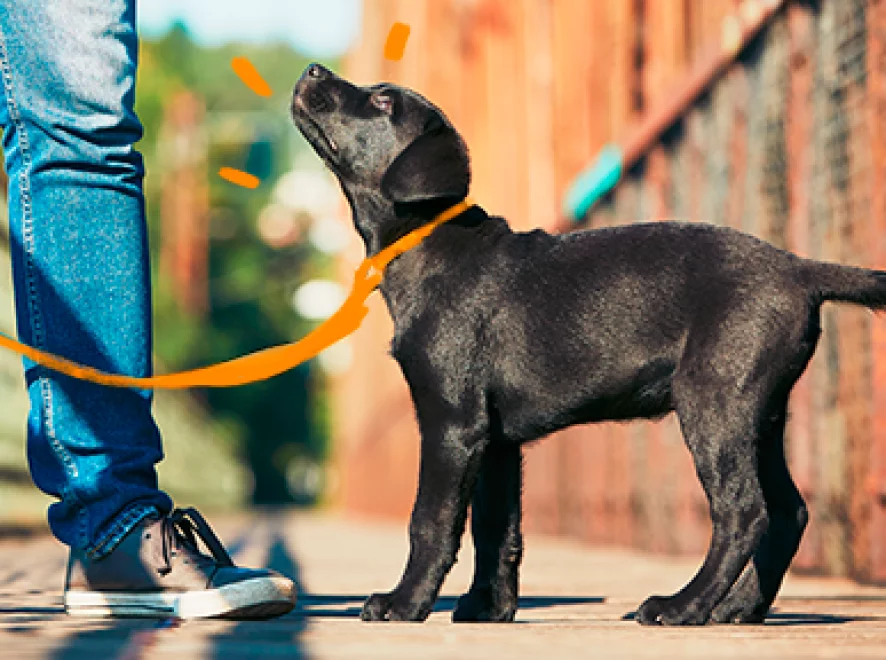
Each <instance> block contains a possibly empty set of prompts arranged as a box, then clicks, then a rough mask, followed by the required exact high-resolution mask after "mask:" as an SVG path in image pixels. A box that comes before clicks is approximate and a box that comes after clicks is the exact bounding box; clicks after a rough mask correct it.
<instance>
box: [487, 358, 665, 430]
mask: <svg viewBox="0 0 886 660" xmlns="http://www.w3.org/2000/svg"><path fill="white" fill-rule="evenodd" d="M607 366H611V367H612V368H609V369H607V368H605V367H603V368H599V369H595V368H594V367H593V366H592V365H591V364H588V363H587V362H578V361H576V362H573V363H572V365H571V368H569V369H559V370H556V371H547V372H545V373H544V374H539V373H538V372H534V370H532V369H531V368H530V369H529V370H528V371H527V377H526V378H525V379H521V381H520V382H511V383H510V384H508V385H505V386H503V387H501V388H497V389H495V390H494V391H493V393H492V402H493V405H494V406H495V409H496V412H497V414H498V418H499V420H500V424H501V430H502V432H503V434H504V435H505V436H506V437H507V438H508V439H509V440H511V441H514V442H528V441H531V440H535V439H537V438H539V437H541V436H543V435H547V434H549V433H552V432H554V431H557V430H560V429H563V428H566V427H568V426H572V425H574V424H587V423H591V422H602V421H626V420H632V419H655V418H658V417H661V416H663V415H666V414H667V413H669V412H670V411H671V410H672V402H671V378H672V376H673V373H674V369H675V362H674V361H673V360H672V359H669V358H665V357H654V358H652V359H650V360H648V361H645V362H644V363H642V364H640V365H629V364H625V363H624V362H622V363H620V364H618V365H615V364H611V365H607Z"/></svg>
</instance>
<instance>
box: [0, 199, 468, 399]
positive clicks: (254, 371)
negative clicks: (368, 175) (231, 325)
mask: <svg viewBox="0 0 886 660" xmlns="http://www.w3.org/2000/svg"><path fill="white" fill-rule="evenodd" d="M471 206H473V202H472V201H470V200H469V199H465V200H464V201H462V202H460V203H458V204H456V205H455V206H453V207H451V208H450V209H448V210H446V211H444V212H443V213H441V214H440V215H438V216H437V217H436V218H434V220H433V221H432V222H431V223H429V224H427V225H425V226H424V227H420V228H419V229H416V230H415V231H413V232H412V233H409V234H407V235H406V236H404V237H403V238H401V239H399V240H398V241H396V242H395V243H393V244H392V245H390V246H389V247H387V248H385V249H384V250H382V251H381V252H379V253H378V254H377V255H375V256H374V257H369V258H366V259H364V260H363V263H361V264H360V267H359V268H358V269H357V272H356V273H355V274H354V286H353V288H352V289H351V293H350V295H348V297H347V299H346V300H345V302H344V304H343V305H342V306H341V307H340V308H339V310H338V311H337V312H336V313H335V314H333V315H332V316H331V317H329V319H327V320H326V321H325V322H324V323H323V324H322V325H321V326H320V327H318V328H317V329H316V330H314V331H313V332H311V333H310V334H308V336H306V337H304V338H303V339H301V340H300V341H297V342H294V343H291V344H283V345H280V346H272V347H270V348H266V349H264V350H261V351H258V352H256V353H250V354H249V355H244V356H243V357H239V358H235V359H232V360H228V361H226V362H221V363H219V364H214V365H210V366H208V367H201V368H199V369H192V370H190V371H183V372H180V373H177V374H164V375H161V376H152V377H147V378H137V377H134V376H123V375H118V374H109V373H107V372H104V371H99V370H98V369H93V368H92V367H86V366H83V365H80V364H77V363H76V362H71V361H70V360H66V359H64V358H60V357H58V356H56V355H53V354H51V353H47V352H45V351H41V350H39V349H36V348H32V347H31V346H26V345H25V344H22V343H20V342H18V341H16V340H14V339H11V338H9V337H6V336H5V335H2V334H0V346H4V347H5V348H8V349H9V350H11V351H14V352H16V353H18V354H19V355H23V356H25V357H28V358H30V359H31V360H33V361H34V362H36V363H37V364H40V365H43V366H44V367H48V368H49V369H52V370H54V371H58V372H59V373H63V374H66V375H68V376H72V377H74V378H79V379H80V380H88V381H90V382H93V383H98V384H100V385H108V386H110V387H134V388H138V389H155V390H159V389H165V390H178V389H185V388H189V387H234V386H237V385H246V384H248V383H255V382H258V381H260V380H267V379H268V378H272V377H273V376H277V375H278V374H281V373H283V372H284V371H288V370H289V369H292V368H293V367H295V366H298V365H299V364H301V363H302V362H305V361H307V360H310V359H311V358H313V357H315V356H316V355H317V354H318V353H320V351H322V350H324V349H326V348H328V347H329V346H332V344H334V343H336V342H337V341H339V340H340V339H344V338H345V337H347V336H348V335H349V334H351V333H352V332H354V331H355V330H357V328H359V327H360V324H361V323H362V322H363V319H364V318H365V317H366V314H367V313H368V312H369V308H368V307H367V306H366V299H367V298H369V296H370V294H372V292H373V291H375V288H376V287H377V286H378V285H379V284H380V283H381V280H382V276H383V274H384V270H385V268H387V266H388V264H389V263H390V262H391V261H392V260H393V259H395V258H396V257H398V256H399V255H401V254H403V253H404V252H406V251H407V250H410V249H412V248H414V247H415V246H416V245H418V244H419V243H421V242H422V241H423V240H424V239H425V238H426V237H427V236H428V235H430V233H431V232H432V231H434V229H436V228H437V227H438V226H440V225H441V224H443V223H444V222H447V221H448V220H451V219H452V218H454V217H455V216H457V215H459V214H460V213H463V212H464V211H465V210H467V209H468V208H469V207H471Z"/></svg>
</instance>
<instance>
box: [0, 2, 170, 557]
mask: <svg viewBox="0 0 886 660" xmlns="http://www.w3.org/2000/svg"><path fill="white" fill-rule="evenodd" d="M134 14H135V2H134V0H54V1H46V0H30V1H29V2H21V1H20V0H0V69H2V89H3V92H4V96H5V99H4V100H5V103H4V107H3V111H2V112H3V120H4V121H3V128H4V134H3V147H4V152H5V156H6V166H7V172H8V174H9V178H10V186H9V206H10V229H11V237H12V259H13V274H14V282H15V294H16V295H15V298H16V315H17V323H18V332H19V336H20V338H21V339H22V340H23V341H24V342H26V343H28V344H30V345H33V346H36V347H39V348H42V349H45V350H48V351H50V352H52V353H55V354H58V355H61V356H64V357H67V358H69V359H72V360H75V361H77V362H80V363H83V364H88V365H91V366H95V367H98V368H100V369H103V370H107V371H112V372H118V373H123V374H130V375H137V376H142V375H148V374H149V373H150V371H151V302H150V290H149V282H150V281H149V274H148V266H149V261H148V253H147V237H146V227H145V217H144V198H143V195H142V177H143V166H142V160H141V156H140V155H139V154H138V152H137V151H136V150H135V149H134V147H133V145H134V143H135V142H136V141H137V140H138V139H139V138H140V137H141V131H142V129H141V124H140V123H139V121H138V119H137V118H136V116H135V113H134V111H133V102H134V92H135V69H136V56H137V38H136V32H135V16H134ZM26 379H27V386H28V392H29V395H30V401H31V410H30V415H29V418H28V457H29V461H30V465H31V472H32V476H33V479H34V481H35V483H36V484H37V485H38V486H39V487H40V488H41V489H42V490H43V491H45V492H46V493H48V494H51V495H53V496H55V497H58V498H59V499H60V501H59V502H57V503H55V504H53V505H52V506H51V507H50V512H49V522H50V526H51V528H52V531H53V533H54V534H55V535H56V536H57V537H58V538H59V539H60V540H61V541H62V542H64V543H66V544H67V545H70V546H71V547H73V548H77V549H82V550H85V551H87V552H88V553H89V554H90V555H91V556H94V557H97V556H101V555H102V554H106V553H107V552H109V551H110V550H111V549H112V548H113V546H114V544H115V543H116V542H117V541H119V539H120V538H121V537H122V536H123V535H124V534H125V533H126V532H127V531H128V530H129V529H130V528H132V527H133V526H134V525H135V524H136V523H138V522H139V521H140V520H141V519H143V518H144V517H145V516H146V515H149V514H151V513H155V512H159V513H161V514H162V513H167V512H168V511H169V510H170V508H171V502H170V500H169V497H167V496H166V495H165V494H164V493H163V492H161V491H160V490H158V488H157V476H156V472H155V469H154V465H155V463H157V462H158V461H159V460H160V459H161V458H162V449H161V446H160V437H159V433H158V430H157V427H156V424H155V422H154V419H153V416H152V413H151V395H150V393H148V392H136V391H133V390H128V389H111V388H105V387H101V386H97V385H93V384H89V383H85V382H80V381H76V380H73V379H70V378H67V377H64V376H58V375H56V374H54V373H51V372H49V371H47V370H44V369H43V368H42V367H37V366H35V365H34V364H33V363H29V362H26Z"/></svg>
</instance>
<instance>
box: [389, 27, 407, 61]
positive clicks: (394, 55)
mask: <svg viewBox="0 0 886 660" xmlns="http://www.w3.org/2000/svg"><path fill="white" fill-rule="evenodd" d="M410 29H411V28H410V27H409V26H408V25H406V23H394V25H393V26H392V27H391V31H390V32H388V39H387V41H385V59H388V60H395V61H396V60H399V59H401V58H402V57H403V51H405V50H406V41H407V40H408V39H409V32H410Z"/></svg>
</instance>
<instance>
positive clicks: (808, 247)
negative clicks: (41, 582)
mask: <svg viewBox="0 0 886 660" xmlns="http://www.w3.org/2000/svg"><path fill="white" fill-rule="evenodd" d="M140 20H141V30H142V37H143V42H142V60H141V70H140V78H139V90H138V107H139V112H140V114H141V117H142V120H143V122H144V124H145V128H146V134H145V138H144V140H143V141H142V143H141V145H140V146H141V149H142V151H143V153H144V154H145V157H146V160H147V163H148V177H147V183H146V186H147V195H148V209H149V222H150V228H151V241H152V259H153V273H154V279H155V289H154V291H155V295H154V307H155V310H156V317H155V329H156V346H155V350H156V362H157V365H158V371H169V370H177V369H182V368H187V367H192V366H197V365H202V364H206V363H209V362H214V361H219V360H223V359H227V358H229V357H232V356H235V355H241V354H243V353H245V352H249V351H252V350H255V349H257V348H261V347H264V346H267V345H270V344H276V343H281V342H286V341H291V340H294V339H297V338H299V337H301V336H303V335H304V334H305V333H306V332H308V331H309V330H310V329H311V328H313V327H315V326H316V324H317V323H319V322H320V321H322V319H323V318H325V317H326V316H328V315H329V314H330V313H331V311H333V310H334V309H335V308H336V307H337V305H338V304H339V302H340V301H341V300H342V298H343V296H344V292H345V290H346V288H347V287H348V286H349V285H350V281H351V277H352V274H353V270H354V268H355V267H356V265H357V264H358V263H359V261H360V259H361V258H362V257H363V248H362V245H361V244H360V242H359V241H358V240H357V238H356V234H355V232H353V230H352V229H351V228H350V220H349V218H348V215H347V210H346V208H345V205H344V203H343V200H342V198H341V195H340V193H339V191H338V189H337V186H336V185H335V183H334V181H333V180H332V179H331V178H330V176H329V175H328V174H327V173H326V172H325V171H324V170H323V168H322V167H321V165H320V163H319V161H318V159H317V158H316V157H315V156H314V155H313V153H312V152H310V150H309V148H308V147H307V145H306V143H305V142H304V141H303V140H302V139H301V137H300V136H299V135H298V134H297V132H296V131H295V130H294V129H293V128H292V127H291V124H290V122H289V118H288V99H289V90H290V89H291V87H292V84H293V83H294V81H295V80H296V78H297V77H298V75H299V74H300V72H301V70H302V69H303V67H304V66H305V65H306V64H307V62H309V61H311V60H312V59H319V60H320V61H322V62H324V63H325V64H327V65H328V66H330V67H332V68H333V69H335V70H337V71H339V72H340V73H342V74H343V75H345V76H346V77H348V78H350V79H352V80H353V81H354V82H356V83H359V84H366V83H373V82H377V81H379V80H387V81H392V82H398V83H402V84H406V85H408V86H410V87H413V88H415V89H417V90H418V91H420V92H421V93H423V94H425V95H426V96H428V97H429V98H430V99H431V100H433V101H434V102H435V103H437V104H438V105H439V106H440V107H441V108H442V109H443V110H444V111H445V112H446V113H447V114H448V115H449V117H450V118H451V119H452V120H453V122H454V123H455V125H456V126H457V127H458V128H459V130H460V131H461V132H462V133H463V134H464V136H465V138H466V140H467V142H468V145H469V146H470V148H471V153H472V158H473V169H474V183H473V188H472V194H473V196H474V198H475V199H476V200H478V201H479V202H480V203H481V204H483V205H484V206H485V207H486V208H487V210H489V211H490V212H492V213H496V214H501V215H505V216H506V217H507V218H508V219H509V220H510V221H511V224H512V225H513V226H514V228H515V229H519V230H526V229H530V228H535V227H543V228H545V229H548V230H550V231H565V230H571V229H578V228H588V227H598V226H605V225H612V224H621V223H629V222H648V221H665V220H667V219H679V220H685V221H698V222H711V223H716V224H721V225H728V226H732V227H735V228H738V229H742V230H744V231H747V232H750V233H753V234H756V235H758V236H761V237H762V238H765V239H766V240H769V241H771V242H773V243H775V244H776V245H779V246H781V247H786V248H788V249H791V250H793V251H795V252H798V253H800V254H803V255H808V256H814V257H817V258H821V259H827V260H840V261H844V262H848V263H852V264H857V265H867V266H876V265H879V267H881V268H883V267H884V266H886V3H883V2H880V1H877V0H783V1H782V0H744V1H741V0H362V1H361V0H325V1H324V2H323V3H316V2H313V1H309V0H305V1H301V0H287V1H274V0H252V1H251V2H249V3H243V4H242V5H241V3H235V2H232V1H231V2H229V1H228V0H214V1H212V2H210V0H205V1H202V0H180V1H174V0H168V1H167V0H163V1H161V0H144V1H143V2H142V3H141V19H140ZM397 21H399V22H403V23H406V24H408V25H409V26H410V27H411V35H410V38H409V42H408V44H407V47H406V51H405V55H404V57H403V59H402V60H400V61H389V60H386V59H385V58H384V56H383V49H384V43H385V39H386V37H387V34H388V31H389V29H390V27H391V25H392V24H393V23H394V22H397ZM234 56H247V57H249V58H250V59H251V61H252V62H253V63H254V64H255V66H256V68H257V69H258V71H259V72H260V73H261V74H262V76H263V77H264V78H265V79H266V80H267V81H268V82H269V84H270V86H271V87H272V89H273V90H274V92H275V93H274V95H273V97H272V98H270V99H265V98H261V97H259V96H256V95H254V94H252V93H251V92H250V91H249V90H248V89H247V88H246V87H245V86H244V85H243V84H242V83H241V82H240V81H239V80H238V79H237V78H236V76H235V75H234V74H233V72H232V71H231V68H230V60H231V58H232V57H234ZM601 154H602V155H603V158H602V161H601V160H599V158H600V155H601ZM594 163H601V164H602V165H603V166H604V169H603V170H602V171H603V173H604V174H606V176H595V177H592V178H591V179H586V178H585V179H581V178H579V177H580V176H581V175H582V173H583V172H586V171H587V170H588V168H590V167H591V166H592V165H594ZM221 166H230V167H236V168H239V169H243V170H245V171H247V172H250V173H252V174H254V175H256V176H258V177H259V178H260V179H261V180H262V184H261V185H260V186H259V187H258V188H257V189H256V190H247V189H243V188H238V187H236V186H233V185H232V184H230V183H227V182H225V181H223V180H222V179H220V178H219V177H218V175H217V172H218V169H219V168H220V167H221ZM600 171H601V170H597V172H598V173H599V172H600ZM577 181H579V182H580V183H581V185H580V186H578V187H576V182H577ZM588 181H590V183H588ZM601 181H602V182H603V183H601ZM604 184H605V185H604ZM576 195H577V196H576ZM577 199H578V200H579V202H578V203H577V202H576V200H577ZM4 247H5V246H4ZM0 260H2V261H4V262H6V261H8V254H7V253H5V252H4V251H3V250H0ZM8 270H9V268H8V264H6V263H4V264H0V276H2V278H3V279H2V280H0V296H2V298H3V302H2V305H0V331H3V332H7V333H10V332H12V331H13V317H12V302H11V291H10V286H9V282H8ZM370 307H371V313H370V315H369V317H368V318H367V320H366V321H365V323H364V325H363V327H362V328H361V330H360V331H359V332H358V333H356V334H355V335H353V336H352V337H351V338H349V339H347V340H344V341H343V342H340V343H339V344H338V345H336V346H335V347H333V348H332V349H330V350H329V351H327V352H326V353H324V354H323V355H322V356H321V357H320V358H319V359H317V360H314V361H312V362H311V363H309V364H307V365H305V366H304V367H303V368H300V369H297V370H295V371H293V372H291V373H289V374H286V375H284V376H281V377H278V378H276V379H273V380H271V381H268V382H266V383H260V384H256V385H251V386H247V387H242V388H237V389H232V390H218V391H195V392H190V393H185V394H163V393H161V394H160V395H158V397H157V403H156V411H157V416H158V419H159V420H160V424H161V427H162V428H163V431H164V435H165V446H166V450H167V455H168V458H167V460H166V461H164V463H163V464H162V465H161V479H162V482H163V485H164V486H165V487H166V488H168V489H169V490H170V491H171V492H172V493H173V494H174V495H175V497H176V498H177V499H178V500H179V501H180V502H181V503H182V504H189V503H194V504H197V505H200V506H203V507H204V508H206V509H207V510H210V511H211V510H212V509H216V510H218V509H234V508H241V507H245V506H250V505H304V506H314V505H320V506H327V507H335V508H337V509H339V510H345V511H347V512H349V513H352V514H358V515H363V516H383V517H387V518H396V519H401V520H406V518H407V517H408V513H409V509H410V506H411V504H412V500H413V497H414V493H415V487H416V475H417V465H418V436H417V428H416V424H415V421H414V417H413V413H412V407H411V404H410V401H409V396H408V391H407V389H406V386H405V383H404V382H403V379H402V375H401V374H400V372H399V369H398V368H397V366H396V364H395V363H394V362H393V361H392V360H391V359H390V357H389V356H388V354H387V350H388V342H389V339H390V335H391V323H390V320H389V318H388V316H387V313H386V310H385V309H384V307H383V305H382V303H381V300H380V299H377V298H376V299H373V300H372V301H371V304H370ZM824 325H825V331H824V335H823V338H822V341H821V343H820V346H819V349H818V352H817V355H816V357H815V359H814V361H813V363H812V364H811V366H810V368H809V370H808V372H807V374H806V375H805V376H804V378H803V380H802V381H801V383H800V384H799V385H798V387H797V390H796V391H795V394H794V397H793V399H792V407H791V412H792V417H791V420H790V425H789V431H788V445H789V454H790V461H791V464H792V467H793V471H794V474H795V477H796V480H797V483H798V485H799V486H800V488H801V490H802V492H803V493H804V496H805V497H806V499H807V501H808V503H809V505H810V510H811V512H812V523H811V525H810V528H809V529H808V531H807V535H806V537H805V540H804V543H803V546H802V547H801V550H800V553H799V556H798V558H797V561H796V563H795V567H796V568H797V569H798V570H801V571H807V572H818V573H826V574H832V575H844V576H850V577H853V578H855V579H859V580H862V581H883V580H886V321H884V320H883V319H882V318H878V317H876V316H874V315H872V314H871V313H869V312H867V311H866V310H861V309H856V308H852V307H844V308H839V309H838V308H836V307H835V306H829V307H827V308H826V312H825V317H824ZM589 368H593V366H592V365H590V366H589ZM20 371H21V369H20V363H19V361H18V359H17V358H15V357H14V356H11V355H6V354H0V519H2V520H3V521H5V522H6V523H7V524H10V525H14V524H18V522H21V521H25V520H31V519H32V518H33V517H34V515H37V516H40V515H42V507H43V506H44V505H45V502H44V500H43V499H42V497H41V496H40V495H39V493H38V492H37V491H36V489H34V488H33V487H32V486H31V485H30V482H29V480H28V476H27V473H26V471H25V464H24V450H23V431H24V419H25V417H24V415H25V409H24V406H25V396H24V390H23V388H22V383H21V380H22V379H21V373H20ZM558 435H559V437H558V438H557V439H554V440H550V441H546V442H544V443H541V444H538V445H535V446H533V447H531V448H528V449H527V450H526V452H525V453H526V463H525V475H526V485H525V489H524V496H525V508H526V514H525V518H526V526H527V528H528V529H529V530H531V531H536V532H544V533H550V534H559V535H564V536H570V537H573V538H577V539H581V540H583V541H587V542H589V543H596V544H612V545H619V546H631V547H636V548H641V549H645V550H649V551H653V552H660V553H671V554H681V553H691V554H694V555H698V554H700V553H701V552H703V551H704V549H705V548H706V546H707V542H708V534H709V529H708V514H707V507H706V504H705V501H704V498H703V494H702V492H701V489H700V487H699V486H698V483H697V479H696V477H695V475H694V472H693V469H692V465H691V461H690V458H689V455H688V452H687V451H686V450H685V448H684V446H683V444H682V440H681V438H680V435H679V432H678V429H677V425H676V423H675V420H674V419H673V418H667V419H665V420H663V421H662V422H660V423H655V424H652V423H639V424H631V425H598V426H594V427H581V428H575V429H569V430H567V431H565V432H562V433H560V434H558ZM35 512H36V514H35Z"/></svg>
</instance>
